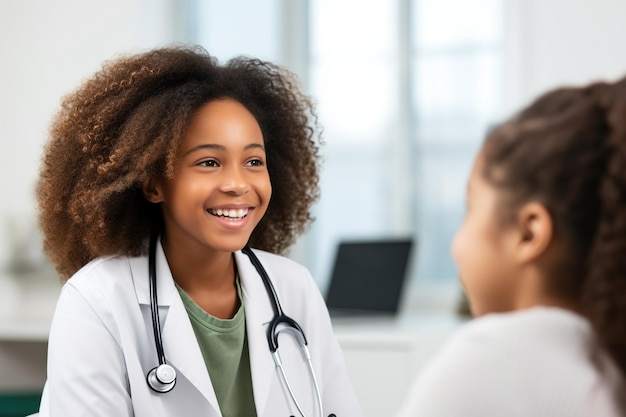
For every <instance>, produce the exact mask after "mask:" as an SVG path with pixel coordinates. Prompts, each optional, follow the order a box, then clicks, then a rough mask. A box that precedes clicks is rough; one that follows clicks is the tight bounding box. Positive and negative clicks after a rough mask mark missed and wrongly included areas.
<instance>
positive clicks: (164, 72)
mask: <svg viewBox="0 0 626 417" xmlns="http://www.w3.org/2000/svg"><path fill="white" fill-rule="evenodd" d="M221 98H231V99H234V100H236V101H238V102H240V103H241V104H243V105H244V106H245V107H246V108H247V109H248V110H249V111H250V112H251V113H252V114H253V115H254V117H255V118H256V120H257V122H258V123H259V126H260V127H261V131H262V132H263V137H264V140H265V147H266V152H267V159H268V171H269V175H270V180H271V182H272V199H271V201H270V205H269V207H268V210H267V212H266V214H265V217H264V218H263V219H262V221H261V222H260V223H259V224H258V226H257V227H256V229H255V231H254V232H253V233H252V235H251V237H250V241H249V244H250V245H251V246H254V247H256V248H259V249H263V250H266V251H270V252H274V253H284V252H285V251H286V250H287V249H288V248H289V247H290V246H291V245H292V244H293V242H294V240H295V239H296V237H297V236H298V235H299V234H300V233H302V232H303V231H304V230H305V228H306V227H307V226H308V224H309V223H310V222H311V221H312V216H311V214H310V207H311V205H312V204H313V203H314V202H315V201H316V200H317V199H318V197H319V187H318V182H319V174H318V168H319V146H320V138H319V130H318V129H317V127H318V123H317V116H316V114H315V108H314V105H313V103H312V101H311V99H310V98H308V97H307V96H305V95H304V94H303V93H301V92H300V91H299V89H298V84H297V80H296V78H295V77H294V76H293V74H291V73H289V72H288V71H286V70H285V69H283V68H281V67H278V66H276V65H273V64H271V63H268V62H264V61H261V60H258V59H251V58H243V57H239V58H235V59H232V60H230V61H228V62H227V63H226V64H223V65H222V64H219V63H218V61H217V60H216V59H215V58H214V57H212V56H210V55H209V54H208V53H207V52H206V51H205V50H204V49H202V48H200V47H185V46H170V47H166V48H160V49H155V50H151V51H148V52H145V53H141V54H137V55H131V56H122V57H120V58H118V59H115V60H112V61H109V62H105V63H104V65H103V67H102V68H101V70H100V71H98V72H97V73H96V74H95V75H94V76H93V77H92V78H90V79H89V80H87V81H86V82H85V83H84V84H83V85H82V86H80V87H79V88H78V89H77V90H76V91H75V92H73V93H72V94H70V95H69V96H67V97H66V98H65V99H64V100H63V102H62V106H61V110H60V111H59V113H58V114H57V115H56V117H55V119H54V120H53V122H52V125H51V128H50V139H49V141H48V143H47V144H46V147H45V152H44V157H43V165H42V168H41V172H40V176H39V182H38V185H37V198H38V203H39V223H40V227H41V229H42V232H43V234H44V249H45V251H46V253H47V255H48V256H49V258H50V260H51V261H52V262H53V263H54V264H55V267H56V269H57V271H58V272H59V274H60V275H61V278H62V279H63V280H65V279H67V278H69V277H70V276H71V275H72V274H74V273H75V272H76V271H77V270H78V269H80V268H81V267H82V266H83V265H85V264H86V263H87V262H89V261H90V260H92V259H94V258H97V257H100V256H107V255H129V256H137V255H140V254H143V253H145V252H146V250H147V247H146V241H147V238H148V236H149V235H150V232H151V231H152V230H154V229H155V228H157V227H161V225H162V221H163V220H162V214H161V211H160V208H159V207H158V206H157V205H153V204H151V203H149V202H148V201H147V200H145V198H144V196H143V193H142V191H141V187H142V184H143V183H144V182H145V181H147V180H148V179H149V178H153V177H155V176H159V175H160V176H166V177H170V178H171V177H172V175H173V172H174V165H175V162H176V152H177V149H178V146H179V144H180V141H181V138H182V136H183V135H184V133H185V130H186V128H187V126H188V125H189V123H190V121H191V118H192V117H193V115H194V113H195V112H196V111H197V110H198V109H199V108H200V107H201V106H202V105H203V104H205V103H207V102H209V101H212V100H216V99H221Z"/></svg>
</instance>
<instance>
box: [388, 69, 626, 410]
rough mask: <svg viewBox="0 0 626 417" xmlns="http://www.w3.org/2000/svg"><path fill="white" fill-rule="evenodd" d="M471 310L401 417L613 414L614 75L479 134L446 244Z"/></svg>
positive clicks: (622, 207) (617, 402)
mask: <svg viewBox="0 0 626 417" xmlns="http://www.w3.org/2000/svg"><path fill="white" fill-rule="evenodd" d="M452 252H453V256H454V259H455V262H456V264H457V267H458V269H459V272H460V279H461V282H462V284H463V285H464V287H465V290H466V294H467V297H468V300H469V302H470V306H471V310H472V312H473V314H474V315H475V316H477V317H479V318H476V319H474V320H473V321H472V322H470V323H468V324H467V325H466V327H465V328H464V329H462V330H460V331H459V333H457V334H456V335H455V336H454V337H453V338H452V339H451V340H450V342H449V343H448V344H447V346H445V347H444V349H442V351H440V352H439V355H438V357H437V358H436V359H435V360H434V361H433V362H432V363H431V364H430V365H429V366H428V367H427V368H426V369H425V370H424V371H423V373H422V374H421V375H420V376H419V377H418V378H417V379H416V382H415V384H414V386H413V389H412V390H411V391H409V394H408V397H407V401H406V403H405V405H404V407H403V410H402V412H401V413H400V415H401V416H402V417H409V416H411V417H417V416H419V417H433V416H437V417H461V416H463V417H485V416H510V417H530V416H533V417H539V416H546V417H547V416H551V417H561V416H562V417H584V416H585V417H588V416H594V417H617V416H624V415H626V406H625V403H626V388H625V386H624V377H625V375H626V78H625V79H622V80H620V81H617V82H615V83H605V82H598V83H593V84H590V85H587V86H583V87H578V88H573V87H563V88H558V89H555V90H553V91H550V92H548V93H546V94H544V95H543V96H541V97H539V98H538V99H537V100H536V101H534V102H533V103H532V104H531V105H530V106H528V107H527V108H525V109H524V110H522V111H521V112H520V113H519V114H517V115H516V116H515V117H513V118H512V119H511V120H509V121H507V122H506V123H504V124H502V125H500V126H498V127H496V128H495V129H494V130H493V131H491V132H490V133H489V134H488V136H487V138H486V141H485V143H484V145H483V147H482V149H481V151H480V152H479V154H478V156H477V158H476V160H475V163H474V166H473V169H472V172H471V174H470V179H469V182H468V188H467V213H466V217H465V220H464V223H463V225H462V226H461V228H460V229H459V231H458V233H457V235H456V237H455V240H454V242H453V245H452Z"/></svg>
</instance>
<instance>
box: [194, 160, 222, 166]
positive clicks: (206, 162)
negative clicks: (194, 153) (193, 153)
mask: <svg viewBox="0 0 626 417" xmlns="http://www.w3.org/2000/svg"><path fill="white" fill-rule="evenodd" d="M196 165H198V166H201V167H207V168H216V167H218V166H219V164H218V163H217V161H216V160H215V159H206V160H204V161H200V162H198V163H197V164H196Z"/></svg>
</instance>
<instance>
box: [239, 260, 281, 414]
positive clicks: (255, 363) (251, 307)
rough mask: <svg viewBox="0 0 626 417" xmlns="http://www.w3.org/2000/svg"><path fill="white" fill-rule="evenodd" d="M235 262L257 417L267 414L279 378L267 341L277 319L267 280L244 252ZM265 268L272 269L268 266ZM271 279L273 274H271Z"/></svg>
mask: <svg viewBox="0 0 626 417" xmlns="http://www.w3.org/2000/svg"><path fill="white" fill-rule="evenodd" d="M235 262H237V268H238V271H239V280H240V283H241V288H242V292H243V297H244V308H245V311H246V331H247V336H248V347H249V349H248V350H249V352H250V373H251V374H252V387H253V391H254V402H255V405H256V411H257V415H259V416H261V415H265V412H264V410H265V408H266V406H267V401H268V398H269V394H270V387H271V385H272V384H271V382H272V379H273V377H274V376H275V365H274V359H273V358H272V355H271V353H270V350H269V346H268V342H267V328H268V324H269V322H270V321H271V320H272V318H273V317H274V310H273V307H272V303H271V301H270V298H269V295H268V293H267V291H266V289H265V285H264V284H263V280H262V279H261V277H260V276H259V274H258V273H257V271H256V269H255V268H254V266H253V265H252V263H251V262H250V259H249V258H248V256H246V255H245V254H243V253H242V252H241V251H238V252H235ZM264 267H265V268H268V266H267V265H266V264H264ZM268 274H269V275H270V276H271V272H268Z"/></svg>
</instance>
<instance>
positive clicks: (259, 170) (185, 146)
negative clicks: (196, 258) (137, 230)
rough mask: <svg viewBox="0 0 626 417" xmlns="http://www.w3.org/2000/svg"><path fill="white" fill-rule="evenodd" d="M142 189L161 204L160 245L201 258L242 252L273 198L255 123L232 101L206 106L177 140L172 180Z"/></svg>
mask: <svg viewBox="0 0 626 417" xmlns="http://www.w3.org/2000/svg"><path fill="white" fill-rule="evenodd" d="M144 188H149V189H148V190H147V191H146V190H144V192H145V194H146V196H147V198H148V199H149V200H150V201H152V202H153V203H160V204H161V207H162V211H163V217H164V221H165V233H164V237H163V239H164V241H163V243H164V246H174V245H175V246H176V247H177V248H179V249H182V250H184V251H187V252H188V253H204V254H206V251H207V250H208V251H215V252H233V251H237V250H239V249H241V248H243V247H244V246H245V245H246V243H247V242H248V239H249V238H250V235H251V233H252V231H253V230H254V228H255V227H256V225H257V224H258V223H259V221H260V220H261V218H262V217H263V215H264V214H265V211H266V210H267V207H268V204H269V201H270V197H271V194H272V187H271V184H270V178H269V174H268V171H267V161H266V154H265V147H264V141H263V134H262V132H261V128H260V127H259V124H258V123H257V121H256V119H255V118H254V116H253V115H252V114H251V113H250V112H249V111H248V110H247V109H246V108H245V107H244V106H243V105H242V104H240V103H239V102H237V101H234V100H232V99H222V100H215V101H211V102H209V103H207V104H205V105H204V106H202V107H201V108H200V109H199V110H198V111H197V113H196V114H195V116H194V117H193V119H192V121H191V123H190V125H189V127H188V129H187V131H186V132H185V135H184V136H183V138H182V141H181V144H180V147H179V149H178V153H177V160H176V164H175V169H174V176H173V178H169V179H162V180H158V181H155V182H154V184H153V186H152V187H144Z"/></svg>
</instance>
